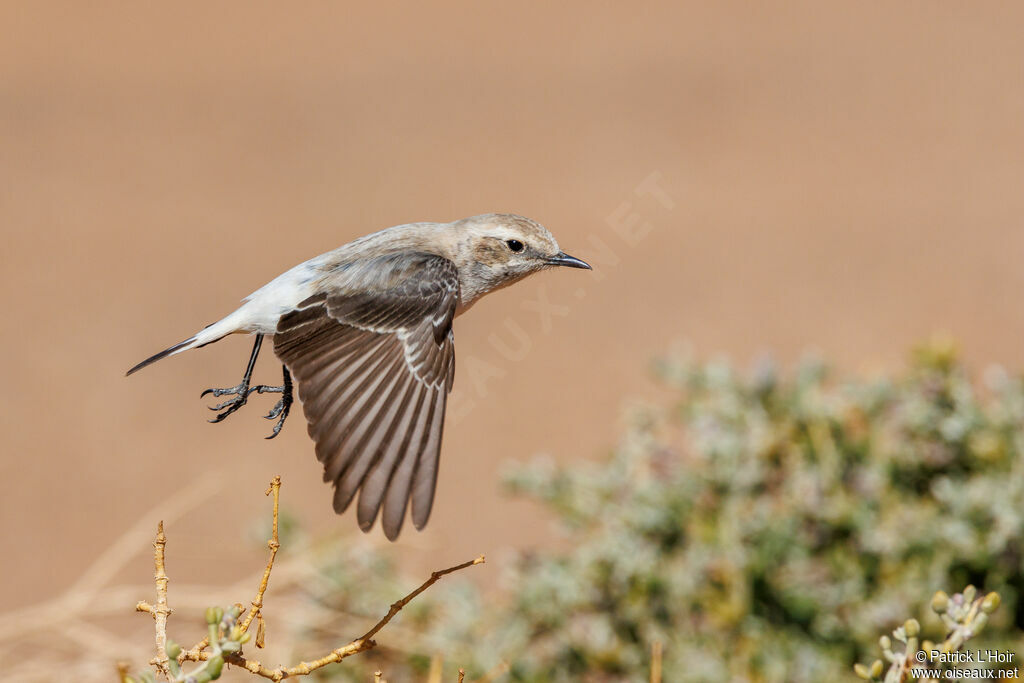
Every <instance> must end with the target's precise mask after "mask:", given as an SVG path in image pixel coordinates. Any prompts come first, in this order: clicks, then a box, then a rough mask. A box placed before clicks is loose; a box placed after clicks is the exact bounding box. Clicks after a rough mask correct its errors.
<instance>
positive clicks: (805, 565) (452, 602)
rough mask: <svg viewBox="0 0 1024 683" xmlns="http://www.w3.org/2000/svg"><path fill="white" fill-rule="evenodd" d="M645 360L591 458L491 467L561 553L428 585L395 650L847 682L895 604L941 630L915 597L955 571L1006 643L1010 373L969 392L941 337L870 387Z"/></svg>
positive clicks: (1012, 606)
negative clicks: (547, 521)
mask: <svg viewBox="0 0 1024 683" xmlns="http://www.w3.org/2000/svg"><path fill="white" fill-rule="evenodd" d="M658 373H659V375H660V376H661V377H662V378H663V380H664V381H665V382H666V383H667V385H668V386H669V387H670V388H671V389H672V390H674V391H675V392H676V394H677V396H678V399H677V401H676V402H675V403H674V404H673V405H669V406H662V407H643V408H640V407H637V408H633V409H631V410H630V411H629V415H628V417H627V426H626V428H625V433H624V435H623V437H622V439H621V442H620V443H619V444H618V446H617V447H616V448H615V450H614V453H613V454H612V456H611V457H610V458H609V459H607V460H603V461H599V462H581V461H580V460H573V461H571V462H570V463H569V464H565V465H556V464H555V463H554V462H552V461H551V460H547V459H539V460H536V461H534V462H533V463H531V464H529V465H526V466H519V467H516V468H514V469H513V470H512V471H511V473H510V474H509V476H508V480H507V482H508V486H509V488H510V490H511V491H513V492H514V493H515V494H517V495H522V496H527V497H529V498H532V499H535V500H537V501H540V503H542V504H543V505H544V506H545V507H546V508H547V509H548V510H549V511H550V513H551V515H552V516H553V518H554V520H555V521H556V522H557V525H558V528H559V529H560V530H561V532H562V533H563V534H564V543H563V544H562V545H561V547H562V548H563V550H559V551H549V552H536V553H524V554H522V555H521V556H520V557H519V559H518V560H517V561H516V562H515V566H514V568H512V570H511V571H510V575H509V576H508V577H507V581H506V584H505V588H504V590H503V592H502V594H501V595H499V596H497V597H494V598H491V597H489V598H488V599H487V600H484V599H482V598H481V597H480V596H477V595H475V594H473V593H472V591H470V590H469V589H467V588H465V587H464V586H463V587H460V588H459V589H458V590H457V591H455V592H451V591H450V592H448V593H444V591H440V592H438V593H435V594H434V595H433V596H432V598H433V600H434V602H433V603H429V604H428V603H424V607H423V611H422V612H421V613H420V615H419V617H418V618H417V619H416V621H415V624H414V625H415V627H416V632H417V633H422V635H421V636H416V637H415V638H413V637H410V639H409V640H408V641H407V642H406V643H404V644H403V648H405V649H406V650H411V651H417V652H423V653H427V654H431V653H443V654H444V656H445V659H446V662H448V663H450V665H451V666H452V667H455V666H465V667H467V669H468V670H469V671H470V678H471V679H472V677H473V676H479V675H482V674H483V673H484V672H486V671H488V670H491V669H493V667H495V666H497V665H499V663H500V662H502V661H505V662H507V663H508V667H509V677H510V679H511V680H515V681H580V680H583V681H610V680H641V679H644V678H646V676H647V671H648V669H649V666H650V661H651V645H652V643H653V642H655V641H659V642H661V643H662V644H663V645H664V662H663V667H664V677H665V680H667V681H716V682H717V681H792V682H794V683H799V682H801V681H808V682H814V683H818V682H820V681H835V680H851V679H853V680H855V679H854V678H853V674H852V668H851V667H852V666H853V664H854V663H855V662H857V661H861V660H870V659H873V658H874V657H875V656H877V642H878V641H877V638H878V634H879V633H883V632H886V631H888V630H891V629H893V628H894V627H896V626H898V625H899V624H902V623H903V622H904V620H905V619H906V618H907V617H908V615H909V616H917V617H918V618H920V619H921V620H922V629H923V630H924V633H925V636H926V637H930V638H931V639H932V640H941V639H942V637H943V633H942V629H943V626H942V624H941V623H940V622H939V621H938V620H937V619H936V618H935V617H934V615H932V616H930V617H929V618H925V615H926V614H930V612H929V610H928V609H927V606H928V603H929V601H930V599H931V596H932V594H933V593H934V591H935V590H936V589H947V590H951V589H955V588H957V587H960V586H964V585H966V584H968V583H970V584H974V585H976V586H979V587H980V588H981V589H982V590H984V591H998V592H999V593H1000V594H1001V596H1002V599H1003V607H1002V608H1001V609H1000V610H999V611H998V612H997V613H996V614H994V615H993V616H992V618H991V621H990V622H989V624H988V625H987V627H986V630H985V632H984V633H983V634H982V635H981V636H980V637H979V638H978V639H977V640H976V641H972V646H976V647H979V648H984V647H993V648H1002V649H1009V650H1012V651H1018V652H1021V651H1024V649H1022V648H1021V645H1022V644H1024V641H1022V638H1021V633H1022V628H1024V597H1022V590H1024V560H1022V551H1024V547H1022V538H1024V460H1022V458H1021V452H1022V450H1024V441H1022V439H1024V382H1022V381H1021V379H1020V378H1019V377H1011V376H1010V375H1008V374H1007V373H1005V372H1003V371H1001V370H998V369H992V370H989V371H987V372H986V373H985V381H984V387H983V389H981V390H978V389H976V388H975V387H974V385H973V384H972V382H971V381H970V380H969V378H968V376H967V373H966V371H965V369H964V367H963V366H962V365H961V364H960V362H959V361H958V359H957V357H956V354H955V352H954V350H953V349H952V348H951V347H950V346H949V345H946V344H932V345H929V346H925V347H922V348H921V349H919V350H917V351H916V352H915V353H914V355H913V358H912V362H911V364H910V366H909V368H908V369H907V370H906V371H905V372H903V373H901V374H900V375H898V376H896V377H893V378H889V379H878V380H856V381H846V382H839V381H835V380H834V379H833V377H832V373H831V372H830V371H829V370H828V368H827V367H825V366H824V365H823V364H821V363H817V362H805V363H803V364H801V365H800V366H799V367H798V368H797V369H796V370H795V371H794V372H793V373H792V374H791V376H784V375H781V374H779V373H778V372H776V370H775V369H774V368H773V367H772V366H771V365H769V364H763V365H761V366H759V367H758V368H757V369H756V370H754V371H753V372H751V373H749V374H748V375H744V374H741V373H738V372H736V371H735V370H734V369H733V368H732V367H731V366H730V365H729V364H727V363H724V362H712V363H705V364H701V363H695V362H693V361H691V360H689V359H687V358H685V357H677V358H674V359H672V360H668V361H664V362H662V363H660V364H659V366H658ZM573 455H574V456H576V455H578V454H573ZM340 566H341V567H343V566H344V565H340ZM405 623H406V625H407V626H410V624H409V622H408V621H407V622H405ZM400 659H402V658H401V657H398V658H396V660H395V662H394V663H393V666H396V667H397V666H399V660H400ZM416 661H418V662H419V664H420V665H421V666H422V663H423V661H424V660H423V659H418V660H416ZM391 678H392V679H394V680H404V678H403V677H402V676H401V675H399V674H398V673H397V672H392V674H391Z"/></svg>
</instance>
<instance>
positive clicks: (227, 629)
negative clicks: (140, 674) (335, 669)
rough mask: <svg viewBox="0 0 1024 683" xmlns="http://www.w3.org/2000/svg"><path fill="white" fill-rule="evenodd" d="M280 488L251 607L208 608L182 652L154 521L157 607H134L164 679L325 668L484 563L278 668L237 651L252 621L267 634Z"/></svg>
mask: <svg viewBox="0 0 1024 683" xmlns="http://www.w3.org/2000/svg"><path fill="white" fill-rule="evenodd" d="M280 490H281V477H280V476H276V477H274V479H273V481H271V482H270V486H269V488H268V489H267V491H266V495H271V494H273V498H274V512H273V527H272V533H271V538H270V540H269V541H267V547H268V548H269V549H270V557H269V558H268V560H267V566H266V568H265V569H264V571H263V577H262V579H261V580H260V584H259V587H258V588H257V590H256V596H255V597H254V598H253V600H252V603H251V605H252V607H251V609H249V610H248V612H247V613H246V614H245V617H244V618H242V617H241V615H242V613H243V612H244V611H245V610H244V608H243V607H242V605H240V604H236V605H235V607H234V608H233V609H231V610H226V611H225V610H221V609H214V608H211V609H209V610H207V623H208V626H209V634H208V635H207V636H206V637H204V638H203V639H202V640H200V641H199V642H197V643H196V644H195V645H194V646H193V647H192V648H190V649H188V650H184V651H183V650H181V648H180V647H178V646H177V645H176V644H173V643H171V641H169V640H168V638H167V617H168V616H169V615H170V614H171V611H172V610H171V608H170V607H169V606H168V603H167V584H168V578H167V572H166V570H165V565H164V550H165V547H166V545H167V537H166V536H165V535H164V526H163V522H160V523H159V524H158V526H157V536H156V540H155V541H154V543H153V548H154V553H153V563H154V567H155V571H154V577H155V583H156V593H157V602H156V606H153V605H151V604H149V603H148V602H145V601H140V602H139V603H138V604H137V605H136V606H135V609H136V611H139V612H146V613H148V614H150V615H152V616H153V620H154V622H155V631H156V637H155V641H156V657H154V658H153V659H152V660H151V661H150V664H152V665H153V666H154V667H155V668H156V670H157V673H158V674H159V675H160V676H161V677H163V678H164V679H165V680H168V681H179V680H181V681H184V680H187V679H189V678H196V679H197V680H198V675H199V674H202V676H203V680H212V679H214V678H217V677H219V675H220V668H221V666H222V665H223V664H225V663H226V664H231V665H233V666H237V667H239V668H243V669H245V670H246V671H249V672H250V673H252V674H255V675H257V676H261V677H263V678H266V679H269V680H272V681H281V680H284V679H285V678H292V677H295V676H304V675H307V674H310V673H312V672H313V671H316V670H317V669H321V668H323V667H325V666H327V665H328V664H333V663H335V662H340V661H341V660H342V659H345V658H346V657H350V656H352V655H354V654H358V653H360V652H365V651H366V650H369V649H371V648H373V647H375V646H376V642H375V641H374V640H373V637H374V636H375V635H377V633H379V632H380V631H381V629H383V628H384V627H385V626H387V624H388V623H389V622H390V621H391V620H392V619H393V618H394V617H395V615H397V614H398V613H399V612H400V611H401V610H402V608H403V607H405V606H406V605H407V604H409V602H410V601H412V600H413V599H415V598H416V596H418V595H419V594H420V593H422V592H423V591H425V590H427V589H428V588H430V587H431V586H432V585H434V584H435V583H437V582H438V581H439V580H440V579H441V578H442V577H444V576H447V575H448V574H452V573H454V572H457V571H459V570H462V569H466V568H467V567H472V566H474V565H478V564H483V563H484V556H483V555H481V556H479V557H477V558H476V559H473V560H469V561H467V562H463V563H462V564H458V565H455V566H453V567H448V568H447V569H441V570H438V571H435V572H433V573H432V574H431V575H430V578H428V579H427V580H426V581H424V582H423V583H422V584H420V586H419V587H418V588H416V589H415V590H413V591H412V592H411V593H409V594H408V595H406V596H405V597H403V598H401V599H400V600H398V601H396V602H394V603H392V605H391V608H390V609H389V610H388V612H387V614H385V615H384V616H383V617H382V618H381V619H380V620H379V621H378V622H377V623H376V624H374V625H373V626H372V627H371V628H370V630H369V631H367V632H366V633H364V634H363V635H362V636H360V637H359V638H356V639H355V640H353V641H351V642H349V643H347V644H346V645H342V646H341V647H338V648H336V649H334V650H332V651H331V652H329V653H327V654H326V655H324V656H323V657H320V658H319V659H315V660H313V661H310V662H299V663H298V664H295V665H293V666H278V667H277V668H270V667H267V666H265V665H264V664H262V663H260V662H259V661H257V660H255V659H249V658H247V657H245V656H244V655H243V654H242V652H241V646H242V645H243V644H244V643H246V642H247V641H248V640H249V636H248V630H249V627H250V626H251V625H252V622H253V621H256V623H257V634H256V646H257V647H263V641H264V638H265V626H264V622H263V615H262V609H263V598H264V595H265V594H266V591H267V585H268V584H269V582H270V574H271V572H272V570H273V568H274V559H275V558H276V556H277V551H278V549H279V548H280V540H279V537H278V513H279V507H280ZM236 620H237V621H236ZM168 650H170V652H168ZM186 661H192V662H202V663H203V664H202V665H201V666H200V667H199V668H197V669H195V670H193V671H190V672H188V673H187V674H186V673H185V672H183V671H181V668H180V665H181V664H182V663H183V662H186ZM121 678H122V680H123V681H133V680H134V679H132V678H131V677H130V676H128V675H127V674H126V673H125V672H124V671H122V672H121ZM460 679H461V675H460Z"/></svg>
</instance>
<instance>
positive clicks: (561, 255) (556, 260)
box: [547, 251, 593, 270]
mask: <svg viewBox="0 0 1024 683" xmlns="http://www.w3.org/2000/svg"><path fill="white" fill-rule="evenodd" d="M547 263H548V265H549V266H567V267H569V268H584V269H586V270H593V268H591V267H590V264H589V263H587V262H586V261H584V260H582V259H578V258H576V257H575V256H569V255H568V254H566V253H565V252H564V251H560V252H558V253H557V254H555V255H554V256H552V257H551V258H549V259H547Z"/></svg>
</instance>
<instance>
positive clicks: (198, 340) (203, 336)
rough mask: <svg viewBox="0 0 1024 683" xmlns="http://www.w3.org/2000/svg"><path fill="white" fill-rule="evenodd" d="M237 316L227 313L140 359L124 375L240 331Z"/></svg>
mask: <svg viewBox="0 0 1024 683" xmlns="http://www.w3.org/2000/svg"><path fill="white" fill-rule="evenodd" d="M238 318H239V316H238V311H236V312H235V313H233V314H231V315H229V316H228V317H226V318H224V319H223V320H219V321H218V322H215V323H213V324H212V325H207V326H206V327H204V328H203V329H202V330H200V331H199V332H198V333H197V334H195V335H193V336H191V337H189V338H188V339H186V340H185V341H182V342H178V343H177V344H175V345H174V346H172V347H170V348H167V349H164V350H163V351H161V352H160V353H157V354H154V355H152V356H150V357H149V358H147V359H146V360H144V361H142V362H141V363H139V364H138V365H136V366H135V367H133V368H132V369H131V370H129V371H128V372H126V373H125V376H128V375H130V374H132V373H133V372H137V371H139V370H141V369H142V368H144V367H146V366H147V365H152V364H153V363H155V362H157V361H158V360H163V359H164V358H167V357H168V356H173V355H174V354H176V353H181V352H182V351H188V350H189V349H198V348H199V347H200V346H206V345H207V344H212V343H213V342H215V341H219V340H221V339H223V338H224V337H226V336H228V335H229V334H232V333H234V332H238V331H240V330H239V328H238Z"/></svg>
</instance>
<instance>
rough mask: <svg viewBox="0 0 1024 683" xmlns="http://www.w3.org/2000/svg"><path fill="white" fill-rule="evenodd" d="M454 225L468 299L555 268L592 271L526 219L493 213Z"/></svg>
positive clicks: (542, 228)
mask: <svg viewBox="0 0 1024 683" xmlns="http://www.w3.org/2000/svg"><path fill="white" fill-rule="evenodd" d="M452 226H453V227H454V228H455V230H456V234H457V240H458V248H457V253H458V255H459V258H458V261H459V262H458V263H457V264H456V265H457V266H458V267H459V271H460V273H461V275H462V286H463V296H464V298H469V299H472V298H476V297H477V296H479V295H480V294H484V293H486V292H489V291H491V290H494V289H498V288H500V287H504V286H506V285H510V284H512V283H513V282H516V281H518V280H521V279H522V278H524V277H526V276H527V275H530V274H531V273H536V272H537V271H540V270H545V269H547V268H553V267H555V266H566V267H568V268H586V269H587V270H590V266H589V265H588V264H587V263H586V262H585V261H582V260H580V259H578V258H576V257H575V256H570V255H569V254H566V253H565V252H564V251H562V250H561V248H560V247H559V246H558V242H557V241H556V240H555V238H554V236H553V235H552V234H551V233H550V232H548V230H547V228H545V227H544V226H543V225H541V224H540V223H538V222H536V221H532V220H530V219H529V218H524V217H523V216H516V215H514V214H504V213H490V214H484V215H482V216H473V217H471V218H464V219H462V220H460V221H456V222H455V223H453V224H452ZM467 285H468V289H470V291H466V290H467Z"/></svg>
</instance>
